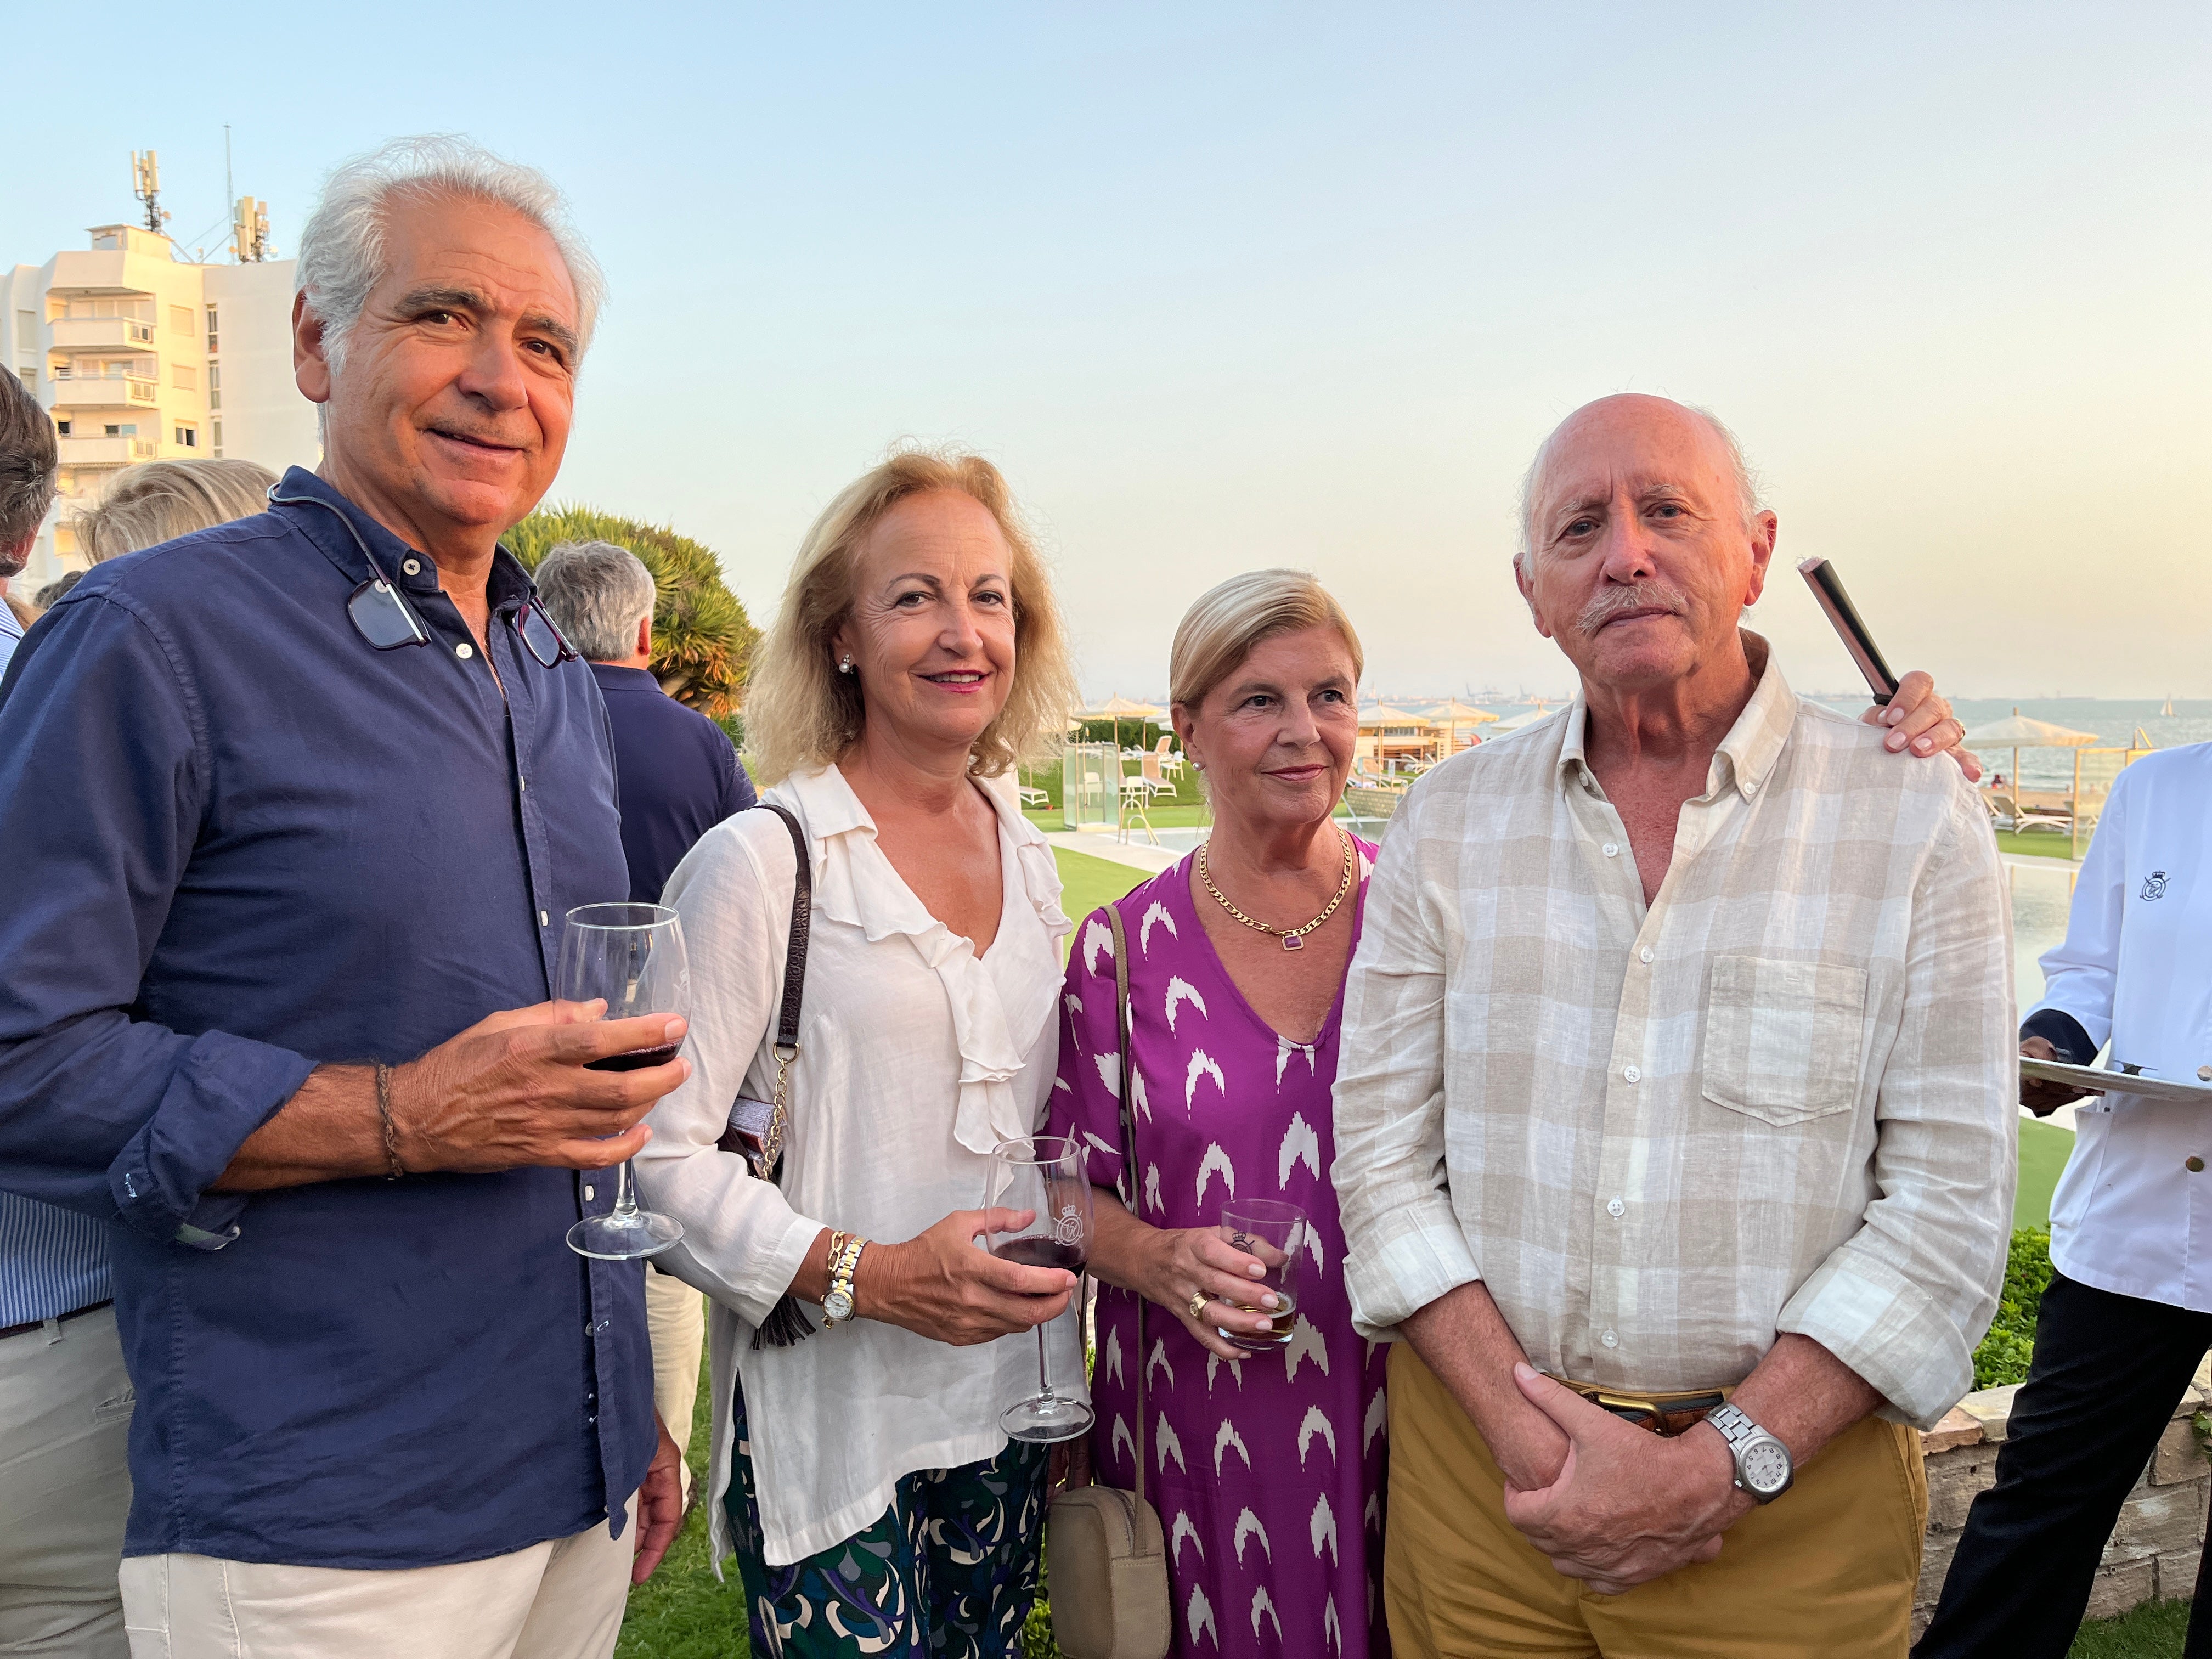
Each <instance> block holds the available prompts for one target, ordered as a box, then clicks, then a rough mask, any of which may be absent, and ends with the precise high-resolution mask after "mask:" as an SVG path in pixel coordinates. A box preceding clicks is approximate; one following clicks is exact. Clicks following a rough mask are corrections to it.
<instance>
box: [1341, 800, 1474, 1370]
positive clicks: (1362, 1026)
mask: <svg viewBox="0 0 2212 1659" xmlns="http://www.w3.org/2000/svg"><path fill="white" fill-rule="evenodd" d="M1419 794H1420V792H1419V790H1416V791H1414V792H1413V797H1412V798H1411V799H1408V800H1407V802H1406V803H1405V805H1403V806H1402V807H1401V809H1400V810H1399V812H1398V815H1397V817H1396V819H1395V822H1394V823H1392V824H1391V827H1390V834H1389V836H1388V837H1387V838H1386V839H1385V840H1384V842H1383V848H1382V853H1381V855H1380V856H1379V858H1378V859H1377V860H1376V866H1375V874H1374V876H1373V877H1372V878H1370V881H1369V883H1368V888H1367V899H1366V904H1365V908H1364V912H1363V915H1362V920H1361V922H1360V933H1359V949H1358V951H1357V952H1356V953H1355V954H1354V956H1353V958H1352V971H1351V975H1350V977H1349V978H1348V979H1347V981H1346V986H1345V996H1344V1036H1343V1041H1342V1043H1341V1045H1340V1059H1339V1060H1338V1063H1337V1073H1336V1091H1335V1112H1336V1162H1335V1164H1334V1165H1333V1166H1332V1167H1331V1170H1330V1178H1331V1179H1332V1180H1333V1181H1334V1182H1335V1185H1336V1191H1337V1198H1338V1200H1339V1203H1340V1207H1341V1211H1342V1217H1343V1223H1344V1238H1345V1250H1346V1255H1345V1263H1344V1273H1345V1282H1346V1285H1347V1286H1348V1288H1349V1289H1350V1291H1351V1294H1352V1325H1353V1328H1355V1329H1357V1330H1358V1332H1359V1334H1361V1335H1362V1336H1364V1337H1366V1338H1368V1339H1370V1340H1390V1339H1392V1338H1394V1337H1395V1334H1396V1332H1395V1326H1396V1325H1397V1323H1398V1322H1399V1321H1401V1320H1402V1319H1404V1318H1405V1317H1406V1316H1407V1315H1408V1314H1412V1313H1414V1312H1417V1311H1419V1310H1420V1309H1422V1308H1425V1307H1426V1306H1427V1305H1428V1304H1430V1303H1431V1302H1434V1301H1435V1300H1436V1299H1437V1297H1441V1296H1443V1294H1444V1293H1445V1292H1446V1291H1450V1290H1453V1289H1455V1288H1456V1287H1457V1286H1459V1285H1465V1284H1468V1283H1471V1282H1472V1281H1474V1280H1475V1279H1480V1278H1481V1277H1482V1274H1481V1271H1480V1268H1479V1267H1478V1266H1477V1265H1476V1261H1475V1256H1474V1250H1473V1249H1471V1248H1469V1246H1468V1239H1467V1235H1466V1233H1465V1231H1463V1230H1462V1227H1461V1225H1460V1222H1459V1218H1458V1216H1457V1215H1456V1214H1455V1213H1454V1212H1453V1209H1452V1200H1451V1187H1450V1182H1449V1177H1448V1176H1447V1175H1446V1173H1445V1170H1444V959H1443V948H1442V945H1441V943H1440V940H1439V939H1438V935H1437V927H1436V926H1435V923H1434V921H1433V919H1432V918H1431V915H1430V914H1429V911H1428V907H1427V905H1426V903H1425V898H1424V895H1423V892H1422V882H1421V872H1420V864H1421V859H1420V823H1419Z"/></svg>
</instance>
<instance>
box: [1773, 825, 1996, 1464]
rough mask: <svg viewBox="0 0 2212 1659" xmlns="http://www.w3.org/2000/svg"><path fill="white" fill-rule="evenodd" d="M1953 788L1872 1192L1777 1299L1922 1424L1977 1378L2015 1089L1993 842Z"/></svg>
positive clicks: (1879, 1124) (1921, 910)
mask: <svg viewBox="0 0 2212 1659" xmlns="http://www.w3.org/2000/svg"><path fill="white" fill-rule="evenodd" d="M1959 795H1960V804H1959V805H1956V806H1954V810H1953V811H1952V812H1951V814H1950V817H1949V818H1948V821H1947V823H1946V824H1945V827H1944V829H1943V832H1942V836H1940V838H1939V840H1938V842H1937V843H1936V846H1935V847H1934V848H1933V849H1932V850H1931V852H1930V855H1929V860H1928V863H1927V866H1926V868H1925V870H1924V872H1923V875H1922V877H1921V878H1920V881H1919V883H1918V884H1917V888H1916V890H1915V892H1914V896H1913V914H1912V929H1911V940H1910V943H1909V945H1908V949H1907V955H1906V962H1905V984H1904V993H1903V1007H1902V1013H1901V1018H1900V1023H1899V1027H1898V1031H1897V1037H1896V1041H1895V1042H1894V1043H1893V1045H1892V1047H1891V1048H1890V1050H1889V1054H1888V1055H1887V1060H1886V1061H1885V1062H1884V1065H1883V1070H1882V1076H1881V1087H1880V1091H1879V1093H1878V1095H1877V1097H1876V1103H1875V1124H1876V1140H1875V1156H1874V1181H1875V1189H1876V1194H1877V1195H1876V1197H1875V1200H1874V1202H1873V1203H1871V1204H1870V1205H1869V1206H1868V1207H1867V1211H1866V1218H1865V1220H1864V1222H1863V1225H1861V1226H1860V1228H1859V1229H1858V1231H1857V1232H1856V1233H1854V1234H1853V1235H1852V1236H1851V1237H1850V1238H1848V1239H1846V1240H1845V1241H1844V1243H1842V1244H1841V1245H1839V1246H1838V1247H1837V1249H1834V1250H1833V1251H1832V1252H1831V1253H1830V1254H1829V1255H1828V1257H1827V1258H1826V1260H1825V1261H1822V1262H1821V1264H1820V1266H1819V1267H1817V1268H1815V1269H1814V1272H1813V1273H1812V1274H1811V1275H1810V1276H1809V1277H1808V1279H1806V1280H1805V1282H1804V1283H1803V1284H1802V1285H1800V1286H1799V1287H1798V1288H1797V1290H1796V1293H1795V1294H1793V1295H1792V1296H1791V1297H1790V1299H1789V1301H1788V1303H1787V1304H1784V1308H1783V1310H1782V1314H1781V1316H1780V1318H1779V1319H1778V1321H1777V1322H1776V1328H1777V1329H1778V1330H1780V1331H1787V1332H1794V1333H1796V1334H1800V1335H1803V1336H1808V1337H1810V1338H1812V1339H1813V1340H1814V1341H1816V1342H1818V1343H1820V1345H1821V1346H1823V1347H1825V1348H1826V1349H1827V1350H1828V1351H1829V1352H1831V1353H1832V1354H1834V1355H1835V1356H1836V1358H1838V1359H1840V1360H1842V1361H1843V1363H1844V1364H1846V1365H1848V1366H1850V1369H1851V1370H1853V1371H1855V1372H1857V1374H1858V1375H1859V1376H1861V1377H1862V1378H1863V1379H1864V1380H1865V1381H1866V1382H1867V1383H1869V1384H1870V1385H1871V1386H1872V1387H1873V1388H1874V1389H1876V1390H1877V1391H1878V1392H1879V1393H1880V1394H1881V1396H1882V1397H1883V1399H1885V1400H1886V1401H1888V1402H1889V1407H1890V1409H1889V1412H1888V1413H1886V1414H1890V1415H1894V1416H1896V1417H1899V1418H1902V1419H1905V1420H1907V1421H1910V1422H1912V1423H1916V1424H1917V1425H1920V1426H1921V1427H1923V1428H1926V1427H1928V1426H1929V1425H1933V1424H1934V1423H1935V1422H1936V1419H1938V1418H1940V1417H1942V1414H1943V1413H1945V1412H1946V1411H1948V1410H1949V1409H1950V1407H1952V1406H1953V1405H1954V1403H1956V1402H1957V1401H1958V1400H1959V1399H1960V1396H1961V1395H1965V1394H1966V1392H1967V1391H1968V1390H1969V1389H1972V1387H1973V1379H1974V1346H1975V1344H1976V1343H1978V1342H1979V1341H1980V1340H1981V1339H1982V1336H1983V1334H1984V1333H1985V1332H1986V1331H1987V1330H1988V1329H1989V1325H1990V1318H1991V1316H1993V1315H1994V1314H1995V1312H1996V1300H1997V1293H1998V1291H1999V1290H2000V1289H2001V1288H2002V1285H2003V1282H2004V1267H2005V1253H2006V1246H2007V1243H2008V1241H2009V1238H2010V1236H2011V1226H2012V1200H2013V1185H2014V1176H2015V1163H2016V1154H2015V1127H2014V1121H2015V1118H2016V1116H2017V1115H2018V1114H2017V1112H2016V1110H2015V1103H2016V1102H2017V1101H2018V1099H2019V1097H2020V1076H2019V1065H2018V1058H2019V1050H2018V1040H2017V1038H2016V1037H2015V1032H2014V1026H2013V978H2012V927H2011V921H2010V910H2009V907H2008V902H2007V896H2006V892H2005V884H2004V877H2003V872H2002V867H2001V866H2000V865H1999V863H1998V860H1997V856H1996V844H1995V842H1994V841H1993V840H1992V839H1991V837H1990V834H1989V832H1988V830H1987V829H1986V828H1985V827H1984V825H1983V824H1982V823H1979V822H1977V821H1975V820H1976V819H1978V817H1979V809H1978V807H1977V806H1974V805H1972V802H1971V801H1968V800H1967V799H1966V790H1965V788H1964V787H1963V786H1961V787H1960V791H1959Z"/></svg>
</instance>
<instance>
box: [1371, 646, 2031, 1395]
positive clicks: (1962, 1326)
mask: <svg viewBox="0 0 2212 1659" xmlns="http://www.w3.org/2000/svg"><path fill="white" fill-rule="evenodd" d="M1746 643H1747V646H1748V647H1750V648H1751V650H1752V653H1753V666H1754V670H1758V668H1759V663H1760V660H1761V659H1762V658H1764V657H1765V641H1760V640H1759V639H1758V638H1757V636H1755V635H1747V639H1746ZM2013 1021H2014V1012H2013V990H2012V945H2011V927H2010V918H2009V912H2008V905H2007V898H2006V890H2005V884H2004V882H2003V879H2002V872H2001V870H2000V867H1999V865H1998V862H1997V856H1996V846H1995V844H1994V842H1993V840H1992V838H1991V836H1990V831H1989V826H1988V821H1987V815H1986V814H1985V812H1984V810H1983V808H1982V806H1981V805H1980V803H1979V802H1978V800H1977V799H1975V797H1974V793H1973V791H1972V789H1971V788H1970V787H1968V785H1967V784H1966V781H1965V779H1964V778H1963V777H1962V776H1961V775H1960V772H1959V769H1957V768H1956V767H1955V766H1954V765H1952V764H1951V763H1950V762H1949V761H1948V760H1934V761H1922V760H1917V759H1907V758H1905V757H1899V756H1896V755H1893V754H1891V753H1889V752H1888V751H1887V750H1885V749H1883V748H1882V746H1881V732H1878V731H1876V730H1875V729H1874V728H1872V727H1869V726H1862V725H1860V724H1858V723H1857V721H1855V720H1850V719H1849V718H1847V717H1846V716H1844V715H1842V714H1835V713H1832V711H1830V710H1827V709H1825V708H1819V707H1816V706H1814V705H1812V704H1807V703H1801V702H1799V701H1798V700H1797V698H1796V696H1795V695H1794V694H1793V693H1792V692H1791V691H1790V688H1789V686H1788V685H1787V684H1785V683H1784V680H1783V678H1782V674H1781V671H1779V669H1778V668H1776V667H1775V666H1773V665H1772V664H1771V662H1769V663H1767V664H1766V665H1765V668H1764V670H1763V671H1761V672H1760V678H1759V685H1758V689H1757V690H1756V692H1755V693H1754V694H1753V697H1752V700H1751V702H1750V703H1749V704H1748V705H1747V707H1746V708H1745V709H1744V711H1743V714H1742V715H1741V718H1739V719H1738V720H1737V721H1736V723H1735V726H1734V727H1733V728H1732V729H1731V730H1730V731H1729V734H1728V737H1727V738H1726V739H1725V740H1724V741H1723V743H1722V744H1721V746H1720V750H1719V751H1718V752H1717V754H1716V755H1715V756H1714V757H1713V763H1712V769H1711V774H1710V775H1709V776H1708V778H1707V781H1706V789H1705V793H1704V794H1702V795H1700V796H1699V797H1698V798H1697V799H1693V800H1692V801H1689V802H1687V803H1686V805H1684V806H1683V808H1682V811H1681V817H1680V825H1679V827H1678V828H1677V829H1676V832H1675V836H1674V860H1673V863H1672V865H1671V866H1670V867H1669V868H1668V872H1667V877H1666V880H1665V883H1664V884H1662V886H1661V888H1660V890H1659V894H1658V896H1657V898H1656V901H1655V902H1653V903H1652V904H1651V906H1650V908H1649V910H1648V911H1647V909H1646V908H1645V906H1644V890H1643V885H1642V883H1641V882H1640V880H1639V879H1638V875H1637V871H1636V864H1635V858H1634V855H1633V854H1632V852H1631V850H1630V848H1629V842H1628V836H1627V834H1626V830H1625V829H1624V828H1623V826H1622V823H1621V820H1620V814H1619V813H1618V812H1617V811H1615V810H1614V808H1613V805H1612V803H1611V802H1610V801H1608V800H1607V799H1606V797H1605V793H1604V792H1603V791H1602V790H1601V788H1600V787H1599V786H1598V783H1597V781H1596V779H1595V777H1594V776H1593V775H1591V773H1590V771H1589V768H1588V766H1587V765H1586V764H1585V763H1584V759H1583V703H1582V702H1581V701H1580V699H1577V701H1576V702H1575V703H1574V704H1573V705H1572V706H1571V708H1568V709H1567V710H1565V711H1564V712H1563V713H1562V714H1559V715H1557V716H1554V717H1553V719H1551V720H1545V721H1541V722H1540V723H1539V724H1537V725H1535V726H1531V727H1529V728H1528V729H1527V730H1526V731H1524V732H1518V733H1516V734H1515V735H1514V736H1512V737H1510V738H1504V739H1502V740H1498V741H1493V742H1491V743H1486V744H1482V745H1481V746H1480V748H1477V749H1474V750H1470V751H1468V753H1466V754H1464V755H1462V756H1461V757H1457V758H1455V759H1453V760H1451V761H1449V762H1448V763H1445V764H1444V765H1443V766H1440V767H1438V768H1437V769H1435V770H1434V771H1432V772H1431V773H1429V774H1428V775H1426V776H1425V777H1424V778H1423V779H1422V780H1421V781H1419V783H1418V784H1416V785H1415V786H1414V787H1413V791H1412V792H1411V793H1410V794H1409V796H1408V797H1407V800H1406V801H1405V803H1404V805H1402V807H1401V809H1400V811H1399V812H1398V815H1397V817H1396V819H1395V821H1394V822H1393V823H1392V824H1391V826H1390V833H1389V836H1387V837H1386V838H1385V839H1384V841H1383V853H1382V857H1381V859H1380V860H1379V861H1378V863H1377V866H1376V872H1375V878H1374V881H1373V884H1372V886H1371V887H1370V890H1369V893H1368V897H1367V908H1366V914H1365V917H1364V922H1363V925H1362V928H1361V936H1360V942H1359V951H1358V956H1357V957H1356V958H1355V959H1354V961H1353V963H1352V975H1351V980H1350V983H1349V985H1348V987H1347V989H1346V1002H1345V1023H1344V1042H1343V1058H1342V1061H1341V1064H1340V1068H1339V1071H1338V1074H1337V1082H1336V1147H1337V1157H1336V1165H1335V1170H1334V1177H1335V1182H1336V1187H1337V1189H1338V1192H1339V1194H1340V1196H1341V1198H1342V1200H1343V1206H1344V1231H1345V1238H1346V1247H1347V1249H1348V1252H1349V1254H1348V1255H1347V1257H1346V1262H1345V1273H1346V1278H1347V1279H1348V1280H1349V1282H1350V1285H1351V1290H1352V1308H1353V1313H1354V1318H1355V1322H1356V1323H1357V1324H1358V1326H1359V1328H1361V1329H1362V1331H1363V1332H1364V1334H1368V1335H1370V1336H1375V1335H1387V1334H1391V1328H1392V1327H1394V1326H1395V1325H1396V1324H1397V1322H1399V1321H1400V1320H1401V1319H1403V1318H1405V1317H1406V1316H1407V1315H1408V1314H1411V1313H1413V1312H1414V1311H1415V1310H1418V1309H1419V1308H1422V1307H1425V1305H1427V1304H1429V1303H1431V1302H1432V1301H1434V1300H1435V1299H1436V1298H1437V1297H1440V1296H1442V1295H1443V1294H1444V1293H1445V1292H1446V1291H1449V1290H1451V1289H1452V1288H1453V1287H1454V1286H1455V1285H1463V1284H1467V1283H1468V1282H1470V1281H1472V1280H1474V1279H1480V1280H1482V1281H1483V1282H1484V1283H1485V1284H1486V1285H1487V1286H1488V1287H1489V1290H1490V1293H1491V1295H1492V1297H1493V1298H1494V1299H1495V1300H1496V1302H1497V1304H1498V1309H1499V1310H1500V1311H1501V1312H1502V1313H1503V1314H1504V1317H1505V1320H1506V1322H1507V1323H1508V1324H1509V1325H1510V1326H1511V1328H1512V1329H1513V1333H1514V1334H1515V1335H1516V1337H1517V1338H1519V1340H1520V1341H1521V1344H1522V1347H1523V1348H1524V1349H1526V1351H1527V1352H1528V1358H1529V1360H1530V1362H1531V1363H1532V1364H1535V1365H1537V1366H1538V1367H1540V1368H1541V1369H1543V1370H1548V1371H1551V1372H1553V1373H1554V1374H1556V1375H1558V1376H1567V1377H1572V1378H1576V1379H1577V1380H1580V1381H1584V1382H1590V1383H1598V1384H1601V1385H1603V1386H1607V1387H1612V1388H1617V1389H1624V1390H1650V1391H1657V1390H1674V1389H1704V1388H1709V1387H1718V1386H1722V1385H1727V1384H1733V1383H1736V1382H1739V1381H1741V1379H1742V1378H1743V1377H1744V1376H1746V1375H1747V1374H1748V1373H1749V1372H1750V1370H1752V1368H1753V1366H1754V1365H1755V1364H1758V1362H1759V1359H1760V1358H1762V1357H1763V1356H1764V1355H1765V1352H1766V1351H1767V1349H1768V1348H1769V1347H1771V1346H1772V1344H1773V1342H1774V1339H1775V1337H1776V1335H1777V1334H1778V1333H1780V1332H1784V1331H1795V1332H1799V1333H1802V1334H1804V1335H1806V1336H1808V1337H1811V1338H1812V1339H1813V1340H1815V1341H1817V1342H1819V1343H1820V1344H1821V1345H1822V1346H1825V1347H1826V1348H1827V1349H1828V1350H1829V1351H1830V1352H1832V1353H1833V1354H1835V1355H1836V1356H1837V1358H1839V1359H1841V1360H1842V1361H1843V1362H1844V1364H1847V1365H1849V1366H1850V1368H1851V1369H1852V1370H1854V1371H1856V1372H1857V1373H1858V1374H1859V1376H1862V1377H1863V1378H1864V1379H1865V1380H1866V1381H1867V1382H1868V1383H1870V1384H1872V1385H1873V1386H1874V1387H1875V1389H1878V1390H1879V1391H1880V1392H1881V1395H1882V1396H1883V1397H1884V1398H1885V1399H1886V1400H1887V1401H1889V1402H1890V1405H1891V1407H1892V1408H1893V1409H1892V1412H1891V1413H1890V1414H1893V1415H1895V1416H1897V1417H1900V1418H1903V1419H1910V1420H1911V1421H1913V1422H1916V1423H1918V1424H1921V1425H1928V1424H1931V1423H1933V1422H1934V1421H1935V1420H1936V1419H1937V1418H1938V1417H1940V1416H1942V1413H1944V1412H1945V1411H1946V1410H1948V1408H1949V1407H1950V1406H1951V1405H1952V1404H1953V1403H1954V1401H1957V1400H1958V1399H1959V1397H1960V1395H1963V1394H1965V1393H1966V1391H1967V1390H1968V1389H1971V1388H1972V1386H1973V1364H1972V1353H1973V1347H1974V1344H1975V1343H1976V1342H1977V1341H1978V1340H1980V1338H1981V1335H1982V1333H1983V1332H1984V1330H1985V1329H1986V1328H1988V1325H1989V1322H1990V1316H1991V1314H1992V1312H1993V1311H1994V1310H1995V1308H1996V1293H1997V1290H1998V1287H1999V1285H2001V1284H2002V1279H2003V1274H2004V1261H2005V1245H2006V1241H2007V1239H2008V1236H2009V1230H2010V1226H2011V1218H2012V1194H2013V1178H2014V1139H2015V1130H2014V1121H2015V1115H2016V1113H2015V1105H2014V1103H2015V1100H2016V1099H2017V1098H2018V1096H2017V1092H2016V1091H2017V1041H2016V1038H2015V1034H2014V1024H2013Z"/></svg>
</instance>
